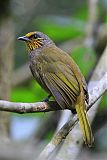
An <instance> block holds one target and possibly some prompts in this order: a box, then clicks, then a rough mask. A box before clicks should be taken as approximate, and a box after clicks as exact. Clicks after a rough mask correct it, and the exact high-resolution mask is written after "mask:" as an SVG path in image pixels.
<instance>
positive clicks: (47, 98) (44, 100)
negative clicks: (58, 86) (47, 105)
mask: <svg viewBox="0 0 107 160" xmlns="http://www.w3.org/2000/svg"><path fill="white" fill-rule="evenodd" d="M51 96H52V95H51V94H49V95H48V97H46V98H45V99H43V100H42V102H48V101H49V99H50V97H51Z"/></svg>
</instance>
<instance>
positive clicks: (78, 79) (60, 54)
mask: <svg viewBox="0 0 107 160" xmlns="http://www.w3.org/2000/svg"><path fill="white" fill-rule="evenodd" d="M18 40H21V41H24V42H25V43H26V45H27V48H28V57H29V67H30V70H31V72H32V75H33V77H34V79H35V80H36V81H37V82H38V83H39V84H40V85H41V87H42V88H44V89H45V90H46V91H47V92H48V93H49V95H51V96H53V97H54V99H55V101H56V102H57V103H58V104H59V106H60V107H61V109H63V110H64V109H71V110H72V109H75V111H76V113H77V117H78V119H79V124H80V128H81V131H82V135H83V139H84V142H85V144H86V145H87V146H88V147H91V146H92V144H93V141H94V138H93V134H92V130H91V126H90V122H89V119H88V116H87V106H88V104H89V94H88V89H87V83H86V81H85V78H84V76H83V75H82V73H81V71H80V69H79V67H78V65H77V64H76V63H75V61H74V60H73V59H72V58H71V56H70V55H69V54H68V53H66V52H65V51H63V50H61V49H60V48H58V47H57V46H56V44H55V43H54V42H53V40H52V39H51V38H49V37H48V36H47V35H46V34H44V33H42V32H39V31H33V32H29V33H27V34H25V35H24V36H21V37H18Z"/></svg>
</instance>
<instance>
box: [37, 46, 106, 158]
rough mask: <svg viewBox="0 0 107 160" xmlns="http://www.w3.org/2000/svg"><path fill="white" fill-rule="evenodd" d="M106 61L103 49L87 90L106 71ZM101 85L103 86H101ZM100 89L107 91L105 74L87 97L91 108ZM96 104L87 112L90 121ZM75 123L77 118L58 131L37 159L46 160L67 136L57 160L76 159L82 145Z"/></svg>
mask: <svg viewBox="0 0 107 160" xmlns="http://www.w3.org/2000/svg"><path fill="white" fill-rule="evenodd" d="M106 61H107V48H106V49H105V51H104V53H103V55H102V57H101V59H100V61H99V63H98V65H97V67H96V69H95V71H94V74H93V76H92V78H91V82H90V83H89V88H92V86H93V85H95V84H96V81H98V80H99V79H101V77H103V76H104V74H105V71H106V70H107V63H106ZM99 84H100V85H99ZM103 84H104V86H103ZM100 87H101V90H103V89H104V88H105V89H106V90H107V73H106V74H105V76H104V77H103V78H102V79H101V80H100V82H99V83H97V85H96V87H94V88H93V89H92V90H90V91H89V97H90V105H89V106H91V105H92V104H93V102H94V99H98V95H99V94H100V95H102V93H101V90H100ZM104 92H105V91H104ZM104 92H103V93H104ZM98 102H99V101H98ZM98 102H97V103H95V104H94V106H93V107H92V108H91V109H90V110H89V112H88V116H89V118H90V120H91V121H92V120H93V118H94V116H95V114H96V112H97V108H98ZM89 108H90V107H89ZM76 121H77V118H76V117H74V118H73V119H71V120H70V121H69V122H67V123H66V124H65V125H64V126H63V127H62V128H61V129H60V130H59V131H58V133H57V134H56V135H55V136H54V137H53V139H52V140H51V142H50V143H49V144H48V145H47V146H46V147H45V149H44V150H43V151H42V153H41V155H40V157H39V158H40V159H47V158H48V157H49V156H50V154H51V153H52V152H53V151H55V149H56V148H57V147H58V146H59V144H61V142H62V141H63V139H64V138H65V137H66V136H67V135H68V136H67V137H66V139H65V141H64V144H63V146H62V147H61V150H60V152H59V154H58V155H57V159H58V158H59V159H62V160H65V159H70V160H71V157H72V160H74V159H76V157H77V156H78V154H79V152H80V148H81V146H82V143H83V140H82V134H81V131H80V128H79V126H78V125H75V124H76ZM74 125H75V126H74ZM72 127H74V128H73V130H72V131H71V132H70V133H69V134H68V132H69V131H70V130H71V129H72ZM69 150H70V152H69ZM54 159H55V158H54Z"/></svg>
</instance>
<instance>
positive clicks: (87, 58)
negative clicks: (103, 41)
mask: <svg viewBox="0 0 107 160" xmlns="http://www.w3.org/2000/svg"><path fill="white" fill-rule="evenodd" d="M71 56H72V58H73V59H74V60H75V62H76V63H77V64H78V66H79V68H80V70H81V71H82V73H83V75H84V76H85V77H86V76H87V75H88V74H89V73H90V72H91V70H92V68H93V67H94V65H95V62H96V55H95V52H94V51H93V50H92V49H90V48H87V47H78V48H75V49H74V50H73V51H72V54H71Z"/></svg>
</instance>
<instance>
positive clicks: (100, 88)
mask: <svg viewBox="0 0 107 160" xmlns="http://www.w3.org/2000/svg"><path fill="white" fill-rule="evenodd" d="M95 83H97V85H96V86H95V87H93V89H91V90H90V91H89V95H90V103H89V108H91V106H92V105H93V104H94V103H95V102H96V101H97V100H98V99H99V98H100V97H101V96H102V95H103V94H104V93H105V92H106V90H107V73H106V74H105V76H104V77H103V78H102V79H101V80H100V81H99V82H95ZM66 109H68V108H66ZM57 110H61V108H60V106H59V105H58V104H57V102H55V101H49V102H36V103H22V102H9V101H5V100H0V111H7V112H14V113H19V114H23V113H34V112H49V111H57Z"/></svg>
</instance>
